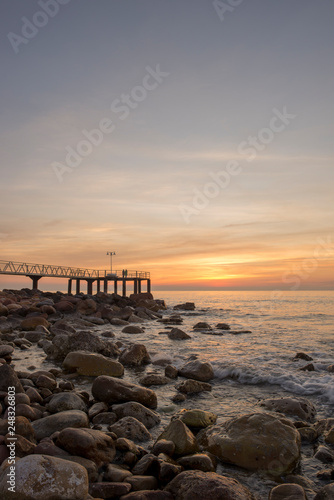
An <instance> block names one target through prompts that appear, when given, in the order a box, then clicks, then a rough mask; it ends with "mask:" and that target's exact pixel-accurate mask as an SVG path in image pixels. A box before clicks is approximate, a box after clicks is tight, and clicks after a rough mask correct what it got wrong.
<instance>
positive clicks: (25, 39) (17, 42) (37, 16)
mask: <svg viewBox="0 0 334 500" xmlns="http://www.w3.org/2000/svg"><path fill="white" fill-rule="evenodd" d="M69 2H70V0H38V2H37V3H38V5H39V7H40V8H41V10H37V11H36V12H35V13H34V15H33V16H32V17H31V19H28V18H27V17H21V21H22V26H21V31H20V34H17V33H13V31H10V32H9V33H8V34H7V38H8V40H9V42H10V44H11V46H12V48H13V50H14V52H15V54H18V53H19V47H20V46H21V45H22V44H23V45H27V44H28V43H29V42H30V40H32V39H33V38H35V36H36V35H37V34H38V33H39V30H40V29H41V28H44V27H45V26H46V25H47V24H48V22H49V21H50V18H53V17H55V16H56V15H57V14H58V12H59V10H60V5H66V4H68V3H69Z"/></svg>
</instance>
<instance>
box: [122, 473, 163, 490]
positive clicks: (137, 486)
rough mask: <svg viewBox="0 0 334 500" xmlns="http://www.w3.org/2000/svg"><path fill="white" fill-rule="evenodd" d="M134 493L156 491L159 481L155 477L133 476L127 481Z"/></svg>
mask: <svg viewBox="0 0 334 500" xmlns="http://www.w3.org/2000/svg"><path fill="white" fill-rule="evenodd" d="M126 481H127V482H128V483H129V484H131V487H132V490H133V491H141V490H154V489H156V488H158V486H159V483H158V480H157V479H156V478H155V477H154V476H131V477H128V478H127V479H126Z"/></svg>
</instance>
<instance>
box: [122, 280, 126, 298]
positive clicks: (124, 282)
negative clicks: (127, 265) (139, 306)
mask: <svg viewBox="0 0 334 500" xmlns="http://www.w3.org/2000/svg"><path fill="white" fill-rule="evenodd" d="M123 297H126V281H125V280H123Z"/></svg>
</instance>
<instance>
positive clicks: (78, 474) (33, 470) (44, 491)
mask: <svg viewBox="0 0 334 500" xmlns="http://www.w3.org/2000/svg"><path fill="white" fill-rule="evenodd" d="M9 467H10V466H9V465H7V466H6V462H4V464H3V465H2V467H1V469H0V496H1V499H2V500H45V499H46V498H47V499H48V500H83V499H85V498H86V497H87V494H88V474H87V471H86V469H85V468H84V467H82V466H81V465H78V464H76V463H74V462H69V461H67V460H62V459H61V458H56V457H50V456H47V455H29V456H27V457H24V458H21V459H20V460H18V461H17V462H16V464H15V483H14V484H15V492H12V491H9V490H8V487H9V486H10V484H8V483H7V481H8V476H7V474H8V473H9V471H10V469H9Z"/></svg>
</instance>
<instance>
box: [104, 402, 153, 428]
mask: <svg viewBox="0 0 334 500" xmlns="http://www.w3.org/2000/svg"><path fill="white" fill-rule="evenodd" d="M112 411H113V412H115V413H116V415H117V417H118V419H121V418H123V417H134V418H136V419H137V420H139V422H141V423H142V424H144V425H145V427H146V428H147V429H151V428H152V427H154V426H156V425H158V424H159V423H160V421H161V418H160V415H159V413H157V412H155V411H153V410H150V409H149V408H146V407H145V406H143V405H142V404H140V403H136V402H133V401H130V402H128V403H123V404H119V405H113V406H112Z"/></svg>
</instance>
